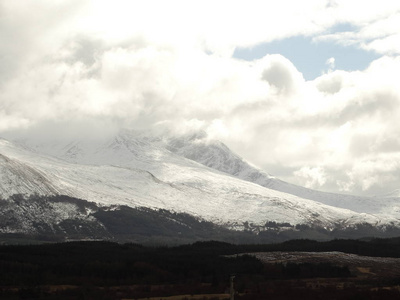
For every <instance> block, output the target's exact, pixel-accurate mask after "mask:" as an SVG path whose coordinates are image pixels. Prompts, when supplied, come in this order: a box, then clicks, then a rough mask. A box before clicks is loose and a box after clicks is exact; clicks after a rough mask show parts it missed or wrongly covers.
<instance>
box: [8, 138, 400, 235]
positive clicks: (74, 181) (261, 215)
mask: <svg viewBox="0 0 400 300" xmlns="http://www.w3.org/2000/svg"><path fill="white" fill-rule="evenodd" d="M163 143H164V142H163V141H162V140H159V139H157V138H155V139H149V138H147V137H144V136H142V135H140V134H139V135H138V134H137V133H135V132H131V131H124V132H122V133H120V134H119V135H117V136H115V137H113V138H110V139H109V140H107V141H105V142H104V141H101V142H99V143H97V144H96V143H93V142H90V143H89V142H88V141H74V142H73V143H67V144H63V145H62V144H57V145H55V146H53V147H50V146H49V145H36V146H35V148H34V149H35V150H29V149H28V148H26V147H20V146H18V145H16V144H13V143H10V142H7V141H4V140H3V141H1V142H0V153H1V154H2V155H3V156H7V157H8V158H9V159H11V160H13V161H18V162H20V163H21V164H24V165H26V166H27V167H28V168H30V170H34V172H33V174H36V173H38V174H43V176H44V177H45V178H46V180H47V181H48V182H49V184H50V186H51V187H52V188H53V189H54V191H55V192H56V193H57V194H62V195H68V196H71V197H76V198H80V199H85V200H88V201H94V202H97V203H100V204H102V205H114V204H121V205H128V206H130V207H137V206H143V207H150V208H163V209H169V210H173V211H177V212H185V213H189V214H191V215H194V216H200V217H202V218H204V219H206V220H209V221H213V222H217V223H220V224H229V226H231V227H234V226H236V225H238V226H239V227H240V228H241V226H242V225H243V223H244V222H251V223H254V224H265V223H266V222H267V221H275V222H290V223H291V224H309V225H318V226H325V227H333V226H335V224H342V225H343V226H347V225H354V224H358V223H364V222H367V223H370V224H374V225H375V224H384V223H389V222H397V219H396V218H395V217H393V216H385V217H382V216H374V215H371V214H365V213H361V214H360V213H356V212H353V211H350V210H346V209H340V208H335V207H331V206H327V205H324V204H321V203H318V202H315V201H311V200H307V199H302V198H299V197H296V196H293V195H290V194H286V193H282V192H279V191H275V190H271V189H267V188H265V187H262V186H260V185H257V184H254V183H251V182H247V181H243V180H241V179H238V178H235V177H233V176H230V175H227V174H224V173H221V172H218V171H215V170H213V169H211V168H208V167H205V166H203V165H201V164H199V163H197V162H194V161H192V160H189V159H186V158H183V157H182V156H179V155H177V154H174V153H172V152H171V151H169V150H168V149H166V148H165V146H164V144H163ZM44 152H47V154H43V153H44ZM49 154H52V155H53V156H49ZM54 156H58V157H60V158H62V159H60V158H56V157H54ZM2 168H4V169H7V172H10V174H14V173H13V172H15V171H14V169H12V168H10V164H9V163H6V162H4V161H3V162H2ZM35 180H36V179H35V176H31V177H29V176H26V178H24V186H31V190H30V193H39V194H40V193H44V191H42V190H40V188H39V187H37V186H36V185H34V183H35ZM15 184H16V183H15V182H11V183H10V181H1V182H0V186H1V190H2V191H7V190H9V191H12V190H13V188H14V185H15ZM54 191H53V192H54ZM2 197H3V198H4V197H5V196H4V195H3V196H2Z"/></svg>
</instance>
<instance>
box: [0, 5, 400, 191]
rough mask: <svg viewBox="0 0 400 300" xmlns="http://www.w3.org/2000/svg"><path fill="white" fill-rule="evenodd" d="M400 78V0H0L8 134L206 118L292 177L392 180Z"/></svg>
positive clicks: (398, 141) (341, 182) (340, 182)
mask: <svg viewBox="0 0 400 300" xmlns="http://www.w3.org/2000/svg"><path fill="white" fill-rule="evenodd" d="M399 78H400V2H399V1H396V0H393V1H387V0H380V1H365V0H364V1H359V0H337V1H336V0H330V1H328V0H304V1H298V0H280V1H248V0H247V1H232V0H230V1H215V0H214V1H205V0H202V1H187V0H184V1H165V0H163V1H151V0H146V1H134V0H126V1H122V0H113V1H111V0H110V1H103V0H93V1H85V0H65V1H63V0H51V1H49V0H24V1H16V0H0V136H7V137H8V136H10V135H13V134H17V133H18V132H30V133H32V132H35V133H38V132H39V131H42V132H44V133H46V134H48V136H49V138H52V137H53V136H55V135H58V136H60V135H69V136H73V135H78V134H82V133H87V134H95V135H102V134H106V133H109V132H112V131H113V130H117V129H118V128H121V127H128V128H138V129H147V128H152V127H154V126H155V127H157V126H158V127H159V126H162V127H166V126H168V127H171V128H174V129H176V130H179V132H184V131H187V130H199V129H202V130H205V131H207V132H208V133H209V135H210V136H212V137H213V138H217V139H220V140H222V141H223V142H225V143H226V144H227V145H228V146H229V147H231V148H232V149H233V150H234V151H235V152H237V153H238V154H240V155H241V156H243V157H244V158H245V159H247V160H248V161H250V162H252V163H253V164H255V165H257V166H259V167H261V168H263V169H264V170H266V171H267V172H269V173H271V174H273V175H276V176H277V177H279V178H281V179H283V180H286V181H289V182H292V183H296V184H299V185H303V186H307V187H311V188H314V189H319V190H325V191H333V192H343V193H352V194H364V195H373V194H382V193H389V192H391V191H392V190H395V189H399V188H400V110H399V108H400V79H399ZM45 128H47V129H45Z"/></svg>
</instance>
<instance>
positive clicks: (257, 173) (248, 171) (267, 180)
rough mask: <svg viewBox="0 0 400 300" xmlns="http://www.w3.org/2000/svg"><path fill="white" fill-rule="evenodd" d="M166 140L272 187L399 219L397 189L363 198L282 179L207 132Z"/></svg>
mask: <svg viewBox="0 0 400 300" xmlns="http://www.w3.org/2000/svg"><path fill="white" fill-rule="evenodd" d="M164 140H165V144H166V148H167V149H169V150H171V151H172V152H174V153H176V154H178V155H181V156H183V157H186V158H189V159H191V160H194V161H197V162H199V163H201V164H203V165H205V166H208V167H210V168H213V169H215V170H219V171H222V172H225V173H228V174H231V175H233V176H235V177H238V178H240V179H243V180H246V181H250V182H254V183H256V184H259V185H261V186H263V187H266V188H269V189H273V190H276V191H281V192H284V193H288V194H292V195H295V196H298V197H300V198H305V199H310V200H314V201H317V202H320V203H323V204H327V205H330V206H334V207H340V208H345V209H350V210H352V211H355V212H359V213H370V214H382V215H383V216H387V215H391V214H395V215H396V218H398V217H400V214H399V213H400V192H399V191H398V190H397V191H394V192H392V193H390V194H387V195H383V196H380V197H378V196H375V197H360V196H353V195H345V194H335V193H328V192H322V191H317V190H312V189H309V188H305V187H301V186H297V185H294V184H290V183H287V182H285V181H282V180H280V179H278V178H276V177H274V176H272V175H270V174H268V173H267V172H265V171H263V170H261V169H259V168H257V167H255V166H253V165H251V164H250V163H248V162H247V161H245V160H244V159H243V158H241V157H240V156H238V155H237V154H235V153H233V152H232V151H231V150H230V149H229V148H228V147H227V146H226V145H224V144H223V143H222V142H220V141H210V140H209V139H207V136H206V134H205V133H204V132H200V133H196V134H189V135H184V136H179V137H173V138H166V139H164Z"/></svg>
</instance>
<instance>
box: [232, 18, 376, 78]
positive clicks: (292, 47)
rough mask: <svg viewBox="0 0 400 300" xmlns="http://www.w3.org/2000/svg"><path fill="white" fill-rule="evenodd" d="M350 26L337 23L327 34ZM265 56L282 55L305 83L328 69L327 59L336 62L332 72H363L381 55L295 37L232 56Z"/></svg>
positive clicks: (237, 52)
mask: <svg viewBox="0 0 400 300" xmlns="http://www.w3.org/2000/svg"><path fill="white" fill-rule="evenodd" d="M353 29H354V28H352V27H351V25H347V24H339V25H336V26H335V27H333V28H331V30H330V32H329V33H333V32H343V31H351V30H353ZM267 54H281V55H283V56H284V57H286V58H287V59H289V60H290V61H291V62H292V63H293V64H294V65H295V67H296V68H297V69H298V70H299V71H300V72H301V73H303V76H304V78H305V79H306V80H313V79H315V78H317V77H318V76H320V75H322V74H323V73H324V72H327V71H328V69H329V68H330V66H329V65H327V60H328V59H329V58H331V57H333V58H334V59H335V67H334V69H335V70H345V71H356V70H364V69H365V68H367V67H368V65H369V64H370V63H371V62H372V61H373V60H375V59H377V58H379V57H380V55H379V54H377V53H374V52H372V51H366V50H363V49H361V48H358V47H357V46H356V45H350V46H344V45H340V44H338V43H335V42H334V41H317V42H316V41H313V39H312V37H304V36H296V37H291V38H287V39H283V40H279V41H273V42H270V43H264V44H260V45H257V46H255V47H252V48H237V49H236V50H235V52H234V54H233V57H235V58H238V59H244V60H248V61H251V60H255V59H259V58H262V57H264V56H265V55H267Z"/></svg>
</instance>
